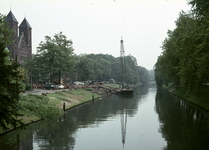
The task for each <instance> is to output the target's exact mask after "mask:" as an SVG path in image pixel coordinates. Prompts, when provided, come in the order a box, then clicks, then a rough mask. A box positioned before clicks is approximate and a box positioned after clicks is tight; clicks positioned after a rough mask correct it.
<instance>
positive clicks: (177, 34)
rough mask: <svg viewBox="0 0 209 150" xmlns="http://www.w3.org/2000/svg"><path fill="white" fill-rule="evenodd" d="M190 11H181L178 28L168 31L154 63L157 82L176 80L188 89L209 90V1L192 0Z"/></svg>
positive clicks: (196, 91)
mask: <svg viewBox="0 0 209 150" xmlns="http://www.w3.org/2000/svg"><path fill="white" fill-rule="evenodd" d="M189 4H190V5H191V6H192V8H191V11H190V12H188V13H185V12H183V11H182V12H180V14H179V17H178V19H177V20H176V28H175V29H174V30H173V31H171V30H169V31H168V33H167V34H168V37H167V38H166V39H165V40H164V42H163V45H162V50H163V52H162V54H161V55H160V56H159V57H158V61H157V63H156V64H155V79H156V83H157V85H158V86H163V85H168V83H174V84H175V86H176V87H184V88H185V89H186V90H187V92H188V93H192V94H193V95H201V94H204V93H205V94H207V93H208V86H206V85H207V83H209V3H208V1H207V0H191V1H190V2H189Z"/></svg>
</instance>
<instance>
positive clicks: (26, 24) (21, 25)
mask: <svg viewBox="0 0 209 150" xmlns="http://www.w3.org/2000/svg"><path fill="white" fill-rule="evenodd" d="M19 28H30V29H32V28H31V26H30V24H29V23H28V21H27V20H26V18H25V19H24V20H23V21H22V23H21V24H20V26H19Z"/></svg>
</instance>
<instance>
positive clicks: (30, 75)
mask: <svg viewBox="0 0 209 150" xmlns="http://www.w3.org/2000/svg"><path fill="white" fill-rule="evenodd" d="M33 66H34V67H36V66H37V65H33ZM30 69H31V70H30V71H31V75H30V82H31V92H32V91H33V82H32V66H30Z"/></svg>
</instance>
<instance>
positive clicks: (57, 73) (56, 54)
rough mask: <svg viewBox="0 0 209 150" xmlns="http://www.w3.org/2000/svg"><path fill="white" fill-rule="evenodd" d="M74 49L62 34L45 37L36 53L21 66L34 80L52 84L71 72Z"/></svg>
mask: <svg viewBox="0 0 209 150" xmlns="http://www.w3.org/2000/svg"><path fill="white" fill-rule="evenodd" d="M73 51H74V49H73V47H72V41H71V40H68V39H67V37H66V36H65V35H63V34H62V32H60V33H58V34H55V35H54V36H53V37H50V36H45V41H41V42H40V44H39V47H37V53H36V54H35V55H33V56H32V60H31V59H27V58H26V60H25V61H26V63H24V64H23V66H24V67H25V68H26V69H27V70H28V71H29V72H31V71H32V76H33V77H34V80H38V79H43V80H48V81H50V82H52V81H53V80H54V79H55V78H57V79H60V78H61V74H62V75H63V74H65V75H66V76H67V75H69V74H71V73H72V72H73V66H74V56H73V55H74V52H73Z"/></svg>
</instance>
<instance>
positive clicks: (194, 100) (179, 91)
mask: <svg viewBox="0 0 209 150" xmlns="http://www.w3.org/2000/svg"><path fill="white" fill-rule="evenodd" d="M164 88H165V89H166V90H168V91H169V92H171V93H172V94H174V95H176V96H178V97H180V98H182V99H183V100H186V101H188V102H190V103H191V104H193V105H196V106H197V107H200V108H202V109H204V110H205V111H208V112H209V96H203V95H201V96H199V97H196V96H194V95H193V94H192V93H188V92H187V91H186V89H184V88H183V87H180V88H179V87H178V88H176V87H175V86H174V85H169V86H167V87H164Z"/></svg>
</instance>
